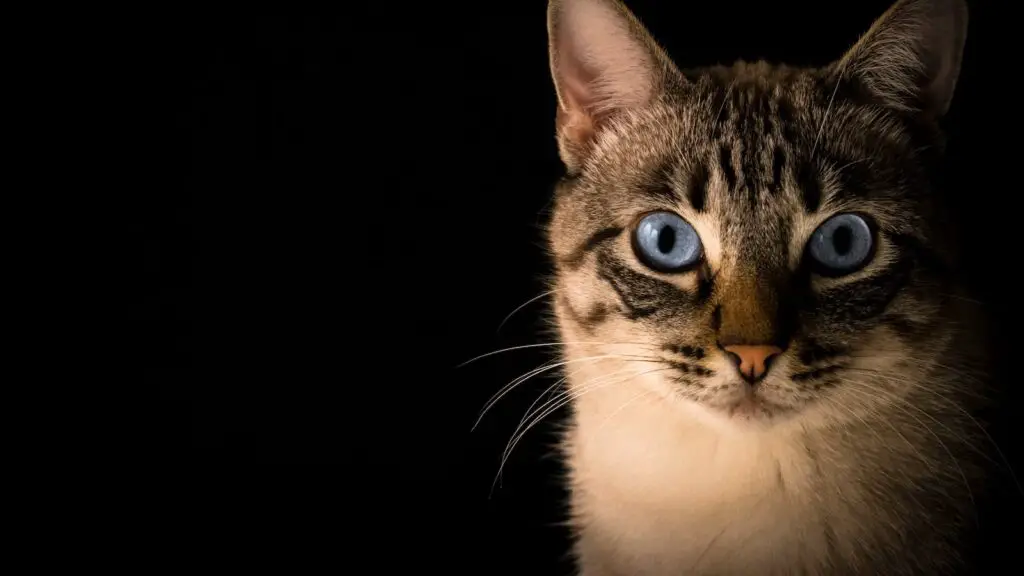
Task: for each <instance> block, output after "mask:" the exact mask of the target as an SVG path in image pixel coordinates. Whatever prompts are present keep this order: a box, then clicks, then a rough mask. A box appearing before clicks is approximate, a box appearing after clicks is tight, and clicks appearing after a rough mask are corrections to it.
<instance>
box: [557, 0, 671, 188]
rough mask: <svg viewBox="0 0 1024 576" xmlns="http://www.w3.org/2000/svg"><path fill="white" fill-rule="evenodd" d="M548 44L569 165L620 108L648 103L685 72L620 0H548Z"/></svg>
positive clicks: (578, 163) (577, 164) (573, 166)
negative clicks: (680, 71)
mask: <svg viewBox="0 0 1024 576" xmlns="http://www.w3.org/2000/svg"><path fill="white" fill-rule="evenodd" d="M548 47H549V56H550V59H551V75H552V77H553V79H554V82H555V90H556V92H557V94H558V116H557V121H556V122H557V129H558V148H559V152H560V153H561V156H562V161H564V162H565V164H566V166H567V167H568V168H569V169H570V170H571V171H575V170H578V169H580V168H581V167H582V164H583V162H585V161H586V157H587V155H588V153H589V152H590V150H591V147H592V145H593V143H594V139H595V137H596V136H597V134H598V133H599V132H600V130H601V129H602V127H603V126H604V125H605V123H606V122H607V121H608V120H609V119H611V118H612V117H614V116H615V115H616V114H620V113H623V112H626V111H628V110H630V109H636V108H640V107H643V106H646V105H647V104H648V103H650V102H651V101H652V100H653V99H655V98H657V97H658V95H659V93H660V92H661V90H662V89H663V88H664V85H665V82H666V81H667V80H668V79H669V78H676V79H681V78H682V75H681V74H680V73H679V71H678V69H677V68H676V67H675V65H674V64H673V63H672V61H671V60H670V59H669V58H668V55H667V54H665V52H664V51H663V50H662V49H661V48H660V47H659V46H658V44H657V43H656V42H655V41H654V39H653V38H652V37H651V35H650V34H649V33H648V32H647V30H646V29H645V28H644V27H643V25H642V24H640V22H639V21H638V20H637V19H636V17H634V16H633V14H632V13H630V12H629V10H628V9H627V8H626V7H625V6H623V5H622V4H621V3H620V2H618V0H550V1H549V3H548Z"/></svg>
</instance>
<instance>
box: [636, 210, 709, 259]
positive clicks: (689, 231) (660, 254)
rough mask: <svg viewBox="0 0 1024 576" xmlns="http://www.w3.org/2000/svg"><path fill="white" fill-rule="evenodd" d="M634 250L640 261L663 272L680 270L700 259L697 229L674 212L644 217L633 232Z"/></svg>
mask: <svg viewBox="0 0 1024 576" xmlns="http://www.w3.org/2000/svg"><path fill="white" fill-rule="evenodd" d="M633 250H634V251H635V252H636V255H637V258H640V261H641V262H643V263H644V264H646V265H647V266H649V267H651V268H652V269H654V270H657V271H659V272H679V271H681V270H683V269H684V268H688V267H690V266H692V265H694V264H695V263H697V261H698V260H700V257H701V253H702V252H703V249H702V247H701V243H700V237H698V236H697V231H696V230H694V229H693V226H690V225H689V224H688V223H687V222H686V220H683V219H682V218H680V217H679V216H676V215H675V214H673V213H671V212H653V213H651V214H648V215H647V216H644V217H643V219H642V220H640V223H639V224H637V226H636V230H635V231H634V232H633Z"/></svg>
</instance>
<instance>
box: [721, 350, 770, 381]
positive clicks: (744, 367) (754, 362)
mask: <svg viewBox="0 0 1024 576" xmlns="http://www.w3.org/2000/svg"><path fill="white" fill-rule="evenodd" d="M724 349H725V351H726V352H728V353H729V356H730V357H731V358H732V361H733V362H735V363H736V368H737V370H739V372H740V375H741V376H743V379H744V380H746V381H747V382H750V383H754V382H757V381H758V380H760V379H761V377H763V376H764V374H765V372H767V371H768V366H769V365H770V364H771V361H772V359H773V358H774V357H775V356H778V355H779V354H782V348H779V347H778V346H768V345H761V344H758V345H753V346H750V345H735V346H725V347H724Z"/></svg>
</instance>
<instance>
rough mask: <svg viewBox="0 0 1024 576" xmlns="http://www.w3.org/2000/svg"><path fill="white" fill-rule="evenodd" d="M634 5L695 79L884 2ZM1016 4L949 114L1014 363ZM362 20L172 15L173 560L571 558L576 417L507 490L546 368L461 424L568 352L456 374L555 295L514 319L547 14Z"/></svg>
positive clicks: (447, 568)
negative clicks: (571, 439) (557, 451)
mask: <svg viewBox="0 0 1024 576" xmlns="http://www.w3.org/2000/svg"><path fill="white" fill-rule="evenodd" d="M629 5H630V6H631V7H632V8H633V9H634V11H635V12H636V13H637V15H638V16H639V17H640V18H641V20H643V21H644V22H645V23H646V24H647V26H648V27H649V29H651V30H652V32H653V34H654V36H655V37H656V38H657V39H658V40H659V41H660V42H661V43H662V44H663V45H664V46H665V47H666V48H667V49H668V51H669V53H670V54H671V55H672V56H673V57H674V58H675V59H676V61H677V62H678V63H679V64H680V66H682V67H690V66H699V65H707V64H713V63H716V62H729V61H732V60H734V59H736V58H744V59H757V58H766V59H768V60H773V61H788V62H790V63H794V64H825V63H827V62H828V61H830V60H832V59H834V58H836V57H838V56H839V55H840V54H841V53H842V52H843V51H844V50H845V49H846V48H847V47H849V46H850V45H851V44H852V43H853V42H854V41H855V40H856V38H857V36H858V35H859V34H860V33H861V32H863V31H864V30H866V29H867V27H868V26H869V25H870V23H871V22H872V20H873V19H874V18H875V17H876V16H878V15H880V14H881V13H882V12H883V11H884V10H885V8H886V7H887V5H888V3H887V2H885V1H879V0H871V1H860V0H858V1H857V2H852V1H850V2H835V3H833V2H816V3H807V4H806V5H802V4H796V3H793V2H775V3H750V6H748V5H747V4H746V3H737V2H726V1H722V2H715V3H705V2H700V3H697V2H682V1H680V2H669V1H663V2H631V3H629ZM1010 5H1012V3H1009V2H1004V3H996V2H988V3H983V2H972V3H971V6H972V13H971V25H970V31H969V34H968V42H967V49H966V54H965V61H964V66H963V71H962V75H961V80H960V83H959V86H958V89H957V94H956V97H955V99H954V104H953V108H952V110H951V112H950V115H949V117H948V121H947V128H948V133H949V135H950V139H951V141H950V145H949V149H948V155H949V161H948V166H947V168H948V174H947V177H948V178H949V179H950V180H951V182H952V183H953V186H951V187H950V188H952V189H953V190H955V191H956V194H957V195H958V197H957V200H956V201H957V206H958V214H959V215H960V216H962V217H963V218H964V221H965V223H966V224H967V226H968V230H969V231H970V234H968V235H967V237H966V239H965V242H966V243H967V248H968V253H969V254H971V258H970V260H969V265H968V268H969V269H968V272H969V277H970V278H971V279H972V281H973V282H974V284H975V285H976V288H977V290H978V293H979V297H980V298H982V299H983V300H984V301H985V302H986V306H987V307H988V308H989V309H991V310H995V311H997V316H998V318H999V320H1000V323H999V324H998V326H997V329H998V331H999V333H998V336H997V339H996V346H997V356H998V357H999V358H1000V360H1001V361H1002V363H1003V364H1004V366H1002V367H1001V369H1002V370H1003V372H1002V373H1003V374H1011V372H1010V371H1009V368H1011V367H1012V365H1013V360H1014V358H1013V350H1014V348H1013V344H1014V341H1015V337H1014V330H1013V328H1012V325H1010V321H1009V319H1010V318H1012V317H1016V316H1017V312H1018V310H1019V304H1018V303H1017V299H1016V298H1015V297H1014V294H1013V292H1014V290H1013V285H1012V283H1010V282H1008V281H1007V280H1008V277H1007V270H1008V269H1012V267H1008V266H1007V257H1008V256H1007V250H1010V251H1012V250H1018V249H1019V248H1018V247H1017V244H1015V243H1014V242H1015V240H1014V222H1013V218H1014V217H1015V216H1014V211H1013V210H1012V209H1010V206H1009V204H1007V203H1005V202H1004V201H1003V200H1001V199H1002V198H1005V197H1008V196H1009V195H1010V194H1012V193H1014V192H1013V187H1014V186H1015V185H1016V184H1015V182H1017V181H1019V178H1016V180H1014V178H1013V177H1012V176H1008V175H1007V173H1008V172H1009V173H1011V174H1012V170H1013V168H1012V167H1014V166H1015V164H1014V163H1015V161H1016V158H1015V150H1014V149H1013V141H1014V139H1013V138H1012V137H1009V136H1008V135H1007V132H1008V131H1009V128H1008V123H1009V122H1010V121H1011V118H1010V117H1009V116H1008V115H1007V114H1006V111H1007V109H1008V107H1009V106H1012V105H1014V104H1013V103H1012V102H1010V101H1008V99H1009V97H1008V96H1006V94H1005V92H1004V88H1005V82H1006V76H1005V75H1004V74H1003V71H1004V70H1005V69H1007V68H1008V67H1010V66H1012V65H1013V62H1014V60H1015V58H1016V56H1017V54H1016V53H1011V52H1009V50H1010V49H1011V48H1009V47H1012V46H1013V45H1014V44H1015V43H1014V42H1013V36H1012V32H1011V33H1009V34H1008V33H1007V31H1006V30H1007V29H1008V28H1009V26H1008V20H1010V19H1012V17H1011V13H1010V12H1009V11H1010V9H1011V8H1010ZM373 12H374V13H370V10H367V9H366V8H365V7H360V8H355V7H350V8H341V9H338V10H336V11H334V12H330V13H329V12H326V11H321V12H309V13H305V14H302V13H298V12H289V11H281V10H278V11H274V10H272V9H270V8H259V9H256V8H249V7H247V8H245V9H238V10H237V11H234V12H228V11H224V12H216V13H214V12H210V11H207V12H199V11H197V12H192V13H184V14H178V15H176V16H175V17H174V18H173V21H174V22H176V23H177V24H178V28H177V32H178V33H177V34H176V35H175V38H174V41H173V42H172V44H171V51H172V54H173V62H172V66H171V67H170V68H169V69H168V71H169V73H168V75H167V83H166V85H167V93H168V94H169V95H171V96H172V97H173V98H174V110H173V111H174V112H175V113H176V114H177V126H176V128H177V134H176V136H177V137H178V138H180V146H178V147H176V148H175V150H176V152H177V153H176V154H175V155H173V156H171V157H169V162H170V173H171V174H172V175H173V178H174V180H173V186H174V187H173V190H172V194H170V195H168V196H167V197H166V198H163V199H162V201H161V202H160V203H158V205H157V206H156V214H155V218H156V221H157V222H160V223H163V224H166V226H159V227H155V228H154V231H155V232H158V233H157V234H154V235H153V238H154V239H157V240H158V242H157V243H154V244H152V245H151V247H152V248H153V250H151V252H150V256H151V259H150V264H151V265H152V267H151V271H152V272H153V273H154V274H155V276H154V278H155V279H156V280H157V286H158V290H157V292H155V294H156V296H157V297H156V298H155V299H154V300H152V301H151V302H152V303H153V306H154V308H153V309H154V310H159V312H160V313H161V316H162V318H163V320H164V323H163V326H162V331H161V332H160V333H161V334H163V339H162V340H160V341H159V343H158V345H157V346H156V347H155V351H154V353H153V354H154V355H153V357H152V360H151V362H150V370H149V372H148V373H147V377H149V378H151V379H152V380H153V381H154V382H159V384H160V389H161V395H162V403H163V406H164V407H165V408H166V415H167V416H168V417H169V425H168V426H167V427H166V430H167V434H166V438H165V440H166V441H167V444H168V446H169V447H170V448H171V451H170V452H168V454H169V457H168V459H167V462H168V465H167V466H164V467H163V468H161V470H162V471H163V472H162V473H164V474H166V475H168V476H174V477H175V478H176V479H178V480H180V482H177V483H176V484H175V486H176V488H175V491H176V492H177V493H180V494H183V495H186V496H187V505H186V506H183V507H182V508H181V509H180V510H178V511H177V512H178V513H179V514H181V515H183V516H184V517H185V519H186V520H187V521H186V522H185V523H184V524H183V526H184V528H183V529H182V531H181V532H180V533H178V538H177V539H176V540H175V541H176V542H178V543H179V544H180V547H178V548H176V550H177V551H176V552H174V553H173V557H174V558H176V559H181V558H192V557H193V556H192V554H193V553H195V554H198V555H199V556H201V557H202V558H204V561H205V562H210V561H211V559H212V560H213V561H215V562H217V563H224V565H225V566H241V565H252V566H256V567H268V566H271V565H273V564H275V563H277V562H282V564H281V566H282V567H288V568H290V569H298V568H299V567H300V566H314V565H324V566H325V567H326V568H328V569H345V568H350V569H352V568H354V567H355V566H361V567H362V568H361V569H359V570H356V571H358V572H386V571H389V570H396V571H397V570H400V569H401V567H402V566H416V567H418V568H416V569H417V570H423V571H426V570H432V569H437V570H439V571H441V572H455V571H459V572H468V573H475V574H494V573H519V574H523V573H526V574H547V573H558V571H559V570H564V569H565V567H566V566H567V564H566V563H565V561H564V554H565V552H566V549H567V546H568V540H567V537H566V534H565V533H564V531H563V530H562V529H561V528H559V526H558V522H559V521H560V520H561V518H562V517H561V513H562V510H563V508H562V499H563V498H564V494H563V492H562V491H561V489H560V488H559V485H558V474H559V472H560V469H559V466H558V463H557V461H556V460H555V459H554V458H551V457H549V456H550V454H551V449H550V447H551V443H552V440H553V435H552V432H553V430H554V428H553V427H552V425H553V424H554V423H557V422H558V421H559V419H560V418H561V417H562V416H564V414H561V413H559V414H556V415H554V416H552V417H551V418H550V419H549V420H548V421H547V422H548V425H547V426H541V427H538V428H536V429H535V430H534V431H533V432H532V433H530V434H529V435H527V436H526V437H525V438H524V439H523V441H522V443H521V444H520V445H519V447H518V448H517V449H516V451H515V452H514V453H513V456H512V458H511V459H510V461H509V462H508V463H507V464H506V466H505V469H504V475H503V481H502V482H501V484H500V485H498V486H497V487H495V488H494V490H493V491H492V482H493V480H494V478H495V475H496V474H497V472H498V468H499V464H500V461H501V453H502V450H503V449H504V448H505V445H506V442H507V441H508V439H509V437H510V436H511V434H512V432H513V429H514V428H515V426H516V424H517V423H518V422H519V421H520V418H521V417H522V416H523V414H524V413H525V411H526V410H527V408H528V407H529V406H530V404H531V402H533V400H534V399H535V398H536V397H537V395H538V394H539V393H540V392H541V391H542V390H543V389H544V388H546V387H547V386H549V385H550V384H551V383H552V382H553V380H552V378H551V377H550V376H549V377H542V378H536V379H533V380H531V381H530V382H528V383H527V384H525V385H524V386H522V387H520V388H518V389H517V391H516V392H513V393H512V394H510V395H508V396H507V397H506V398H505V399H503V400H502V401H501V403H499V404H498V405H497V407H496V408H495V409H494V410H493V411H492V412H491V413H490V415H489V416H488V417H487V418H486V419H485V420H484V421H483V422H482V424H481V426H480V427H479V428H478V429H477V430H476V431H475V432H473V433H470V428H471V426H472V425H473V423H474V421H475V419H476V416H477V414H478V413H479V411H480V409H481V408H482V407H483V405H484V403H485V402H486V401H487V399H488V398H489V397H490V396H491V395H492V394H494V393H495V392H496V391H497V390H498V388H500V387H501V386H502V385H504V384H505V383H507V382H508V381H510V380H511V379H512V378H514V377H515V376H517V375H519V374H522V373H524V372H526V371H527V370H530V369H531V368H534V367H536V366H538V365H540V364H541V363H542V362H545V361H546V360H548V359H550V358H551V356H550V351H546V350H545V349H543V348H533V349H526V350H521V351H514V352H507V353H502V354H498V355H495V356H492V357H489V358H487V359H484V360H480V361H478V362H474V363H472V364H470V365H468V366H466V367H463V368H458V369H456V366H457V365H458V364H460V363H461V362H464V361H466V360H469V359H470V358H473V357H474V356H476V355H478V354H482V353H485V352H488V351H492V350H497V349H500V348H505V347H509V346H516V345H524V344H532V343H538V342H543V341H545V340H544V339H545V338H546V336H544V335H543V334H542V333H541V332H540V329H541V328H542V327H543V321H542V317H543V314H544V312H545V311H546V306H545V304H544V303H543V301H541V302H537V303H533V304H530V305H527V306H525V307H524V308H523V309H522V310H520V311H519V312H517V313H516V314H515V315H514V316H512V318H511V319H509V321H508V322H507V323H505V324H504V326H503V327H502V329H501V330H500V331H498V327H499V325H501V324H502V321H503V319H504V318H505V317H506V316H507V315H508V314H509V313H510V312H512V311H513V310H514V309H516V308H517V307H518V306H520V305H521V304H523V303H524V302H526V301H528V300H529V299H531V298H533V297H535V296H537V295H538V294H540V293H541V292H543V291H544V290H545V287H544V281H543V276H544V274H546V273H547V271H548V264H547V260H546V258H545V255H544V251H543V248H542V246H543V242H542V235H541V230H542V226H543V223H544V219H545V216H544V210H545V208H546V206H547V203H548V201H549V199H550V195H551V190H552V186H553V184H554V182H555V180H556V179H557V178H558V177H559V175H560V174H561V171H562V166H561V164H560V162H559V160H558V157H557V151H556V146H555V140H554V113H555V98H554V92H553V89H552V86H551V80H550V77H549V75H548V63H547V46H546V41H547V38H546V29H545V3H544V2H543V1H531V2H527V1H525V0H523V1H516V2H474V3H466V4H465V5H455V4H451V5H436V6H432V5H426V3H421V4H419V5H415V6H414V5H409V6H400V5H393V6H386V7H385V6H381V7H380V8H379V9H375V10H373ZM999 167H1010V168H1009V169H1007V168H1002V169H1001V168H999ZM157 236H159V238H157ZM1000 247H1004V248H1000ZM1020 398H1021V393H1020V391H1019V390H1015V389H1012V388H1010V389H1009V390H1008V391H1007V392H1006V393H1005V395H1004V396H1003V397H1002V401H1001V406H1002V408H1003V410H1002V411H1001V415H1002V419H1001V420H996V422H995V424H994V426H993V428H992V431H993V434H994V436H995V437H996V439H997V441H999V443H1000V445H1001V447H1002V449H1003V452H1004V453H1006V456H1007V457H1008V458H1009V459H1010V460H1011V461H1012V462H1014V464H1016V466H1015V467H1016V468H1020V466H1019V464H1017V463H1018V462H1019V461H1020V459H1021V458H1020V454H1021V450H1020V448H1018V447H1017V445H1016V444H1015V443H1013V442H1012V441H1011V440H1012V438H1011V434H1010V433H1011V432H1012V431H1013V427H1012V426H1011V425H1010V424H1011V422H1012V420H1013V408H1014V407H1015V406H1016V405H1017V402H1019V401H1020ZM1018 428H1019V427H1018ZM1020 500H1021V498H1020V497H1019V496H1018V497H1016V498H1014V491H1013V489H1010V488H1007V489H1005V490H1004V491H1002V492H999V491H997V492H994V493H993V494H992V497H991V498H990V499H988V500H985V502H986V503H987V504H986V506H987V507H986V508H985V516H983V519H984V520H985V521H986V523H987V524H986V526H988V530H987V532H986V538H985V540H984V542H985V543H986V545H987V546H988V548H987V550H989V553H990V556H989V558H990V559H991V560H993V561H995V556H994V555H992V554H994V552H993V551H1003V552H1012V551H1013V547H1014V546H1015V545H1016V542H1017V538H1018V537H1019V535H1020V534H1021V530H1020V527H1019V520H1018V518H1019V517H1020V516H1019V514H1020V506H1021V505H1020ZM993 502H994V504H993ZM199 556H197V558H198V557H199ZM1015 556H1016V555H1015V554H1006V555H1003V558H1001V559H1000V561H1004V560H1005V559H1006V558H1009V559H1010V560H1009V561H1013V558H1014V557H1015ZM1017 564H1018V565H1019V561H1018V562H1017Z"/></svg>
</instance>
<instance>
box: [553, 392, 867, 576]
mask: <svg viewBox="0 0 1024 576" xmlns="http://www.w3.org/2000/svg"><path fill="white" fill-rule="evenodd" d="M700 410H701V409H700V408H698V407H692V409H690V410H687V409H686V407H682V406H680V405H679V404H678V403H673V402H671V401H670V400H667V399H666V398H661V397H652V396H643V397H637V396H636V390H635V389H631V390H625V389H615V388H614V387H609V388H608V389H605V390H597V391H594V392H592V393H588V394H586V395H583V396H581V397H580V398H579V399H578V400H577V402H576V422H575V427H574V428H573V430H572V431H571V432H570V434H569V435H568V436H567V443H566V451H567V456H568V464H569V467H570V470H571V473H572V479H573V512H574V517H575V520H576V526H577V528H578V529H579V535H580V541H579V547H578V553H579V555H580V559H581V565H582V566H583V568H584V574H586V575H589V574H606V573H607V574H630V575H637V576H640V575H652V576H653V575H662V574H746V573H751V574H772V573H784V574H792V573H794V570H796V571H800V569H801V568H802V569H803V570H805V571H807V572H809V573H815V572H818V571H819V570H820V569H821V568H822V567H823V563H824V562H825V559H826V557H827V555H828V554H829V546H830V542H829V536H828V535H827V531H826V526H827V527H828V531H830V533H831V534H832V535H833V536H834V537H836V536H852V534H849V532H850V530H852V529H853V527H852V526H850V527H844V526H833V525H832V524H834V522H835V518H837V517H844V518H848V516H846V515H843V514H831V515H830V514H829V511H830V509H831V510H832V511H836V510H835V508H834V506H833V505H832V504H831V503H830V502H829V499H830V498H829V496H828V492H830V491H831V490H830V489H826V488H825V486H823V485H820V483H819V482H817V480H816V479H817V478H820V475H821V472H820V466H821V463H820V462H818V461H816V460H814V459H813V458H812V457H810V456H809V455H808V454H807V452H806V451H805V450H804V448H803V445H802V444H801V440H800V439H801V438H802V435H801V434H800V430H799V428H798V427H796V426H794V427H790V428H788V429H786V428H782V429H779V430H772V431H770V432H766V431H756V430H754V429H743V428H742V427H735V429H734V430H730V429H729V428H730V427H729V426H716V425H715V423H714V422H713V421H711V420H709V419H708V418H709V416H708V415H702V414H700ZM830 518H831V519H830Z"/></svg>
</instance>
